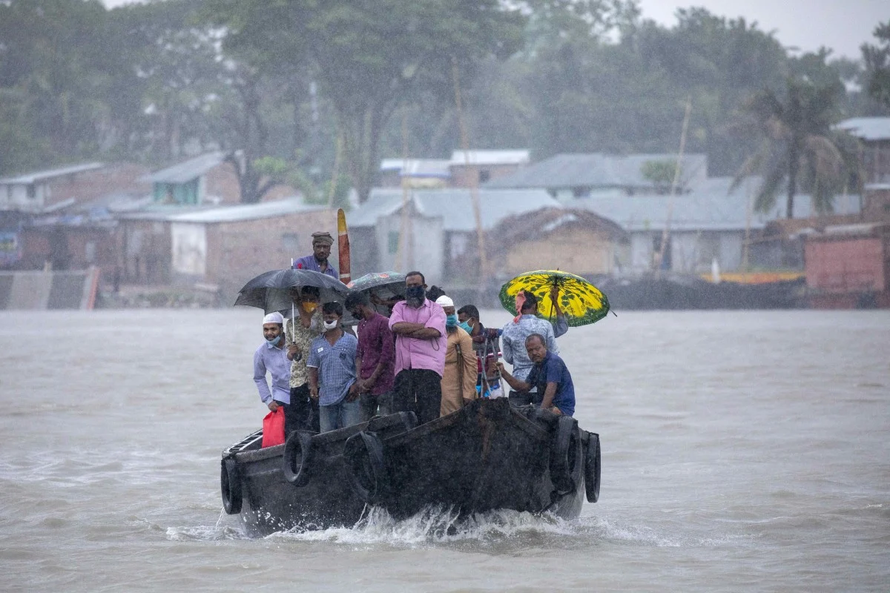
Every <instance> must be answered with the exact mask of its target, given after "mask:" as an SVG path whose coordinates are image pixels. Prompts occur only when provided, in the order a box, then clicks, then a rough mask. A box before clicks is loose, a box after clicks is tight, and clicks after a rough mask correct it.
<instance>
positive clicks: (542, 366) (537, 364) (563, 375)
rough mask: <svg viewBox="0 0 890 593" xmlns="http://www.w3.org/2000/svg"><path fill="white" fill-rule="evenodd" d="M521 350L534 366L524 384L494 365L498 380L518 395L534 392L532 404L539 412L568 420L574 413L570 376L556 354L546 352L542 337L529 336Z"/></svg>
mask: <svg viewBox="0 0 890 593" xmlns="http://www.w3.org/2000/svg"><path fill="white" fill-rule="evenodd" d="M525 348H526V350H527V354H528V358H529V359H530V360H531V361H532V362H533V363H534V366H532V369H531V372H529V374H528V377H527V378H526V380H524V381H523V380H520V379H517V378H516V377H514V376H513V375H511V374H510V373H508V372H507V371H506V370H504V365H503V364H498V366H499V367H500V370H501V376H503V377H504V380H505V381H507V383H509V384H510V387H512V388H513V389H515V390H516V391H518V392H520V393H528V392H529V391H530V390H531V389H533V388H536V391H537V394H538V395H537V397H535V398H534V399H533V401H534V403H535V404H538V403H540V405H541V408H542V409H544V410H550V411H551V412H553V413H554V414H565V415H566V416H571V415H573V414H574V413H575V384H574V383H573V382H572V375H571V373H569V369H568V368H567V367H566V363H565V362H563V360H562V358H560V357H559V356H558V355H557V354H554V353H553V352H550V351H548V350H547V346H546V344H545V343H544V336H542V335H541V334H531V335H530V336H528V337H527V338H526V339H525Z"/></svg>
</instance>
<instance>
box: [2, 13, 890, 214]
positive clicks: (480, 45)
mask: <svg viewBox="0 0 890 593" xmlns="http://www.w3.org/2000/svg"><path fill="white" fill-rule="evenodd" d="M677 16H678V22H677V25H676V26H673V27H670V28H668V27H663V26H660V25H657V24H656V23H654V22H652V21H645V20H641V15H640V13H639V8H638V4H637V3H636V2H635V1H634V0H582V1H576V0H517V1H516V2H510V3H505V2H502V1H500V0H477V1H473V2H469V1H467V0H411V1H409V0H377V1H375V2H366V1H356V0H325V1H324V2H322V1H320V0H275V1H272V2H269V1H265V0H166V1H164V2H147V3H131V4H125V5H123V6H121V7H119V8H115V9H113V10H107V9H105V8H104V6H103V4H102V3H100V2H99V1H98V0H87V1H81V0H78V1H76V2H75V1H72V0H8V1H5V2H3V1H0V174H7V173H14V172H17V171H21V170H24V169H28V168H43V167H50V166H54V165H57V164H61V163H66V162H72V161H76V160H86V159H105V158H108V157H111V158H121V159H127V160H135V161H141V162H145V163H148V164H151V165H157V166H159V165H166V164H169V163H170V162H171V161H174V160H178V159H180V158H182V157H183V156H185V155H187V154H192V153H193V152H197V151H202V150H210V149H222V150H225V151H227V152H229V153H230V154H231V155H232V156H231V158H230V160H231V162H232V163H233V164H235V165H236V170H237V172H238V176H239V182H240V185H241V192H242V200H243V201H245V202H255V201H258V200H261V199H262V196H263V195H264V193H265V192H266V191H268V189H269V188H270V187H271V186H272V185H274V184H275V183H280V182H282V181H283V182H286V183H289V184H291V185H294V186H295V187H297V188H298V189H300V190H301V191H302V192H303V193H304V194H305V195H306V196H307V198H308V199H310V200H317V201H320V202H321V203H327V200H328V196H329V195H330V191H328V190H329V188H325V187H324V185H325V182H326V180H328V179H330V177H331V174H332V173H331V170H332V169H333V168H334V162H335V160H336V157H335V154H336V153H337V152H338V150H337V149H336V148H335V146H336V145H337V143H338V138H340V139H342V140H341V142H342V150H341V151H340V154H341V158H340V162H339V165H338V166H339V167H340V168H341V169H342V170H343V171H345V172H347V173H348V177H349V179H350V180H351V185H352V187H353V188H354V189H355V190H356V191H357V192H358V195H359V198H360V200H364V199H365V198H366V197H367V195H368V192H369V190H370V187H371V185H372V183H373V181H374V178H375V176H376V174H377V169H378V166H379V161H380V157H381V156H386V157H389V156H397V155H402V154H403V151H404V148H403V142H404V140H403V134H402V124H403V122H404V123H405V125H406V127H407V129H408V134H407V136H408V139H407V140H408V153H409V156H412V157H440V158H441V157H448V156H450V154H451V151H452V150H454V149H455V148H459V147H460V143H461V138H460V133H459V130H460V125H459V122H458V114H457V111H456V108H455V89H454V74H455V70H456V74H457V77H458V79H459V82H460V87H461V91H462V102H463V107H464V109H463V116H464V122H465V123H466V128H467V130H468V132H469V135H470V143H471V144H472V146H473V147H479V148H530V149H532V151H533V154H534V157H535V158H536V159H540V158H546V157H548V156H551V155H553V154H556V153H560V152H619V153H628V152H667V153H673V152H675V151H676V150H677V146H678V140H679V134H680V128H681V122H682V118H683V110H684V105H685V102H686V98H687V97H689V96H691V98H692V117H691V120H690V127H689V135H688V143H687V151H689V152H707V154H708V157H709V173H710V174H711V175H726V174H732V173H735V172H736V171H738V170H739V168H740V167H741V166H742V165H743V164H745V163H746V159H747V158H748V157H749V156H751V155H759V156H757V158H756V159H754V161H750V162H747V164H746V167H748V168H750V167H751V166H753V164H755V161H756V162H760V163H762V164H764V166H765V164H766V163H771V162H776V163H778V162H785V161H783V160H782V158H781V153H782V142H786V144H787V141H786V140H781V139H777V137H774V135H773V136H770V135H769V134H768V133H767V131H768V130H767V127H768V126H766V122H767V121H769V117H767V118H766V119H761V120H757V118H756V117H754V115H755V114H754V112H752V111H750V110H749V111H746V112H745V113H747V114H748V116H749V118H751V119H746V120H744V121H743V122H739V118H738V117H737V114H738V113H739V112H740V111H742V110H743V108H744V106H745V105H746V101H747V100H748V98H749V97H751V96H753V95H755V94H757V93H760V92H764V93H766V92H770V93H772V94H773V96H774V98H775V100H776V102H777V103H779V104H783V105H785V104H787V103H788V101H789V100H790V99H789V97H790V96H791V94H793V93H797V94H798V95H800V101H801V105H803V104H805V103H807V101H809V99H807V97H809V96H810V94H811V91H812V89H809V87H807V85H810V86H812V87H813V89H815V88H823V87H824V88H834V89H836V87H837V85H836V84H835V83H836V82H838V81H839V80H840V79H841V77H842V79H843V81H844V82H845V83H847V84H848V87H849V88H854V87H855V85H856V84H857V83H858V84H861V85H862V86H863V88H867V89H868V91H869V92H870V93H871V96H873V97H874V98H875V100H876V101H882V102H883V104H884V105H885V107H884V109H885V110H886V109H887V108H888V107H890V103H888V98H890V91H888V90H887V89H888V88H890V75H888V69H890V23H885V24H883V25H880V26H879V27H878V28H877V29H876V31H875V38H876V42H875V44H873V45H868V46H865V47H864V48H863V58H864V61H865V67H864V68H863V67H862V65H860V64H857V63H852V62H850V61H844V60H834V61H833V62H829V61H828V58H829V56H828V53H827V52H817V53H816V54H812V55H808V56H802V57H801V58H799V59H792V58H790V57H789V56H788V54H787V52H786V51H785V49H784V48H783V47H782V46H781V44H780V43H779V42H778V41H777V40H776V39H775V37H774V35H773V34H772V33H769V32H764V31H761V30H760V29H758V28H757V26H756V25H754V24H751V23H748V22H746V21H745V20H744V19H726V18H723V17H720V16H717V15H714V14H712V13H710V12H708V11H706V10H704V9H700V8H690V9H685V10H680V11H678V13H677ZM455 66H456V68H455ZM789 76H790V77H791V78H792V80H794V81H798V82H800V81H802V82H801V84H804V87H802V88H801V90H800V91H799V92H798V91H793V93H792V91H791V90H790V88H791V87H790V86H789V84H790V83H787V82H786V81H787V80H788V77H789ZM795 84H797V83H795ZM812 92H815V91H812ZM829 95H830V96H829ZM813 96H814V97H816V99H818V100H819V101H821V100H827V101H829V102H830V105H831V107H830V108H827V109H821V108H820V110H819V111H820V114H819V115H818V116H813V117H814V118H815V119H814V121H818V125H815V124H813V126H811V127H810V128H812V129H810V128H807V129H808V130H809V131H807V132H806V134H805V136H807V137H812V138H818V137H823V138H828V139H831V134H830V133H826V132H825V129H826V126H830V124H832V123H834V122H835V121H836V120H837V119H838V118H839V117H841V114H843V116H854V115H859V114H868V115H871V114H873V112H875V111H876V110H878V109H879V108H878V107H876V104H872V103H869V102H868V100H867V99H866V98H865V93H862V94H857V93H856V92H852V91H845V90H844V89H843V88H841V89H840V91H837V90H833V91H831V92H828V93H827V95H825V96H823V95H820V94H819V93H816V94H815V95H813ZM819 97H822V98H819ZM814 100H815V99H814ZM764 105H766V103H764ZM809 118H810V116H809V115H808V116H807V117H806V118H805V119H809ZM752 121H753V122H755V123H756V122H757V121H760V123H759V124H757V125H751V123H752ZM772 121H774V122H775V121H778V122H781V121H784V120H783V119H782V117H778V116H777V117H775V118H773V120H772ZM787 123H788V126H789V129H796V128H794V126H793V125H791V124H792V123H793V122H790V121H789V122H787ZM765 126H766V127H765ZM813 130H817V131H813ZM787 137H788V138H797V137H798V135H795V134H790V135H788V136H787ZM833 142H834V143H835V145H836V147H837V141H833ZM798 144H799V146H798V148H796V149H795V150H798V152H800V151H801V150H804V148H802V147H805V145H806V146H809V148H806V150H804V152H807V151H809V152H808V154H810V153H811V154H812V155H816V154H821V155H832V154H834V153H833V152H832V151H831V150H830V149H828V148H827V147H826V146H825V145H824V144H819V143H818V142H809V143H806V142H804V143H802V144H801V143H797V144H795V145H796V146H797V145H798ZM767 147H769V148H768V149H767ZM841 148H843V147H841ZM840 153H841V155H840V156H841V158H842V159H847V158H848V156H849V153H848V152H846V151H845V150H841V151H840ZM785 154H786V155H787V154H788V151H787V150H786V151H785ZM236 155H238V156H236ZM834 156H837V155H834ZM826 158H827V157H825V158H822V157H820V158H816V157H815V156H813V157H812V158H810V159H809V160H806V159H804V160H801V161H800V163H801V165H800V168H799V172H798V173H795V177H799V178H800V181H801V183H802V184H803V186H805V187H808V188H809V187H810V186H812V187H813V188H816V189H819V188H822V189H819V191H820V192H821V191H828V190H827V189H826V188H829V187H831V185H830V184H829V183H828V182H827V178H826V177H825V176H824V175H822V174H821V173H819V171H823V170H825V169H826V166H824V165H819V166H816V164H817V163H825V162H832V163H834V162H836V159H835V160H832V159H831V158H828V160H826ZM832 158H833V157H832ZM832 166H834V165H832ZM828 168H831V167H828ZM847 168H848V169H849V166H848V167H847ZM758 170H760V171H761V172H763V171H765V169H762V168H761V169H758ZM777 171H778V169H776V170H774V171H773V172H774V173H775V175H776V177H775V178H773V177H770V176H769V175H766V176H765V178H766V179H767V184H765V186H766V187H767V188H769V187H771V186H773V187H775V188H781V187H783V183H784V182H785V180H786V179H787V178H788V166H786V167H785V173H784V174H782V175H779V173H778V172H777ZM650 174H651V175H653V176H654V177H655V178H657V179H660V180H661V181H660V182H661V183H665V184H669V183H670V180H668V179H667V175H666V174H665V172H664V171H661V172H660V173H659V172H658V171H654V170H653V171H650ZM671 177H672V176H671ZM854 178H855V176H853V177H848V178H847V179H846V182H847V183H848V185H849V184H850V183H852V182H853V181H855V179H854ZM773 182H775V183H773ZM832 183H833V182H832ZM342 185H343V183H342V181H338V183H337V184H336V188H335V191H334V193H333V195H335V196H336V198H335V201H337V203H338V204H340V203H341V202H342V201H343V200H345V197H344V196H345V195H346V194H345V193H344V190H343V189H342V187H341V186H342ZM777 191H780V190H778V189H777ZM820 195H822V194H820ZM344 203H345V202H344Z"/></svg>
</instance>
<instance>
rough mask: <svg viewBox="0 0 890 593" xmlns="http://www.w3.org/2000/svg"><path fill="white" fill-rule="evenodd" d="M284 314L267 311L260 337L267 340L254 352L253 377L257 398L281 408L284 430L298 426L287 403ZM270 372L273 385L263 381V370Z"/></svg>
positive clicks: (271, 407)
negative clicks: (258, 395) (270, 385)
mask: <svg viewBox="0 0 890 593" xmlns="http://www.w3.org/2000/svg"><path fill="white" fill-rule="evenodd" d="M283 327H284V317H282V316H281V313H269V314H268V315H266V316H265V317H264V318H263V337H264V338H266V342H265V343H264V344H262V345H261V346H260V347H259V348H257V350H256V352H255V353H254V355H253V380H254V383H256V386H257V390H258V391H259V392H260V399H261V400H262V401H263V403H264V404H266V406H268V407H269V410H270V411H272V412H274V411H275V410H277V409H278V408H279V407H283V408H284V434H285V435H287V434H290V433H291V432H292V431H294V430H297V428H298V427H299V422H300V418H299V416H298V415H297V413H296V410H295V409H294V407H293V406H291V405H290V401H291V400H290V365H291V362H290V360H288V358H287V349H286V348H285V346H284V336H283V335H282V334H283V331H282V329H283ZM267 372H268V373H269V374H271V375H272V389H271V391H270V389H269V384H268V383H267V382H266V373H267Z"/></svg>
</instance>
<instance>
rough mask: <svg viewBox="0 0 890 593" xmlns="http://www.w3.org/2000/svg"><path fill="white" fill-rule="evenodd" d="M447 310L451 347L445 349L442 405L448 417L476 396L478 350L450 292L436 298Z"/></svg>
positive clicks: (444, 309) (447, 328)
mask: <svg viewBox="0 0 890 593" xmlns="http://www.w3.org/2000/svg"><path fill="white" fill-rule="evenodd" d="M436 304H437V305H441V307H442V310H443V311H445V337H446V338H447V340H448V347H447V349H446V350H445V372H444V374H443V375H442V406H441V407H440V414H441V415H442V416H445V415H447V414H451V413H452V412H456V411H458V410H459V409H461V408H462V407H464V405H466V404H468V403H470V402H471V401H473V400H474V399H476V379H477V378H478V375H477V370H476V353H475V352H474V351H473V340H472V338H470V334H468V333H467V332H466V331H465V330H464V329H462V328H461V327H459V326H458V321H457V313H456V312H455V311H454V301H453V300H451V297H449V296H448V295H444V294H443V295H442V296H440V297H439V298H437V299H436Z"/></svg>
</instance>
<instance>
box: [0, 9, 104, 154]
mask: <svg viewBox="0 0 890 593" xmlns="http://www.w3.org/2000/svg"><path fill="white" fill-rule="evenodd" d="M105 16H106V11H105V8H104V7H103V6H102V4H101V3H99V2H98V1H81V2H70V1H65V0H18V1H15V2H4V3H0V88H2V89H4V90H5V91H6V94H7V97H10V96H13V97H16V98H15V99H14V100H15V102H16V104H17V108H12V109H10V110H5V111H7V113H6V114H4V115H8V114H10V112H11V113H12V115H14V116H15V117H16V118H17V120H16V122H15V123H13V124H12V126H14V127H15V128H16V129H17V131H16V132H15V134H16V135H19V136H22V135H25V136H33V137H35V138H38V139H40V140H38V141H37V142H35V143H25V144H24V145H23V147H26V146H27V145H29V144H30V145H31V148H32V149H37V151H38V152H37V153H34V154H31V155H29V156H24V155H19V157H17V160H18V162H19V163H25V162H27V163H33V162H36V161H52V162H58V161H67V160H73V159H79V158H83V157H85V156H88V155H91V154H94V153H95V152H97V151H98V150H99V149H100V148H101V146H102V143H103V132H104V131H105V130H107V128H108V110H107V106H106V102H105V99H106V98H107V91H108V88H109V81H110V72H109V71H107V70H106V69H105V67H106V66H107V65H108V64H109V62H111V61H112V59H111V58H109V57H107V56H104V57H103V55H102V51H101V46H100V45H99V44H98V43H97V42H96V40H97V39H101V38H102V36H103V33H104V31H105V23H106V20H105ZM0 166H4V165H0Z"/></svg>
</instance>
